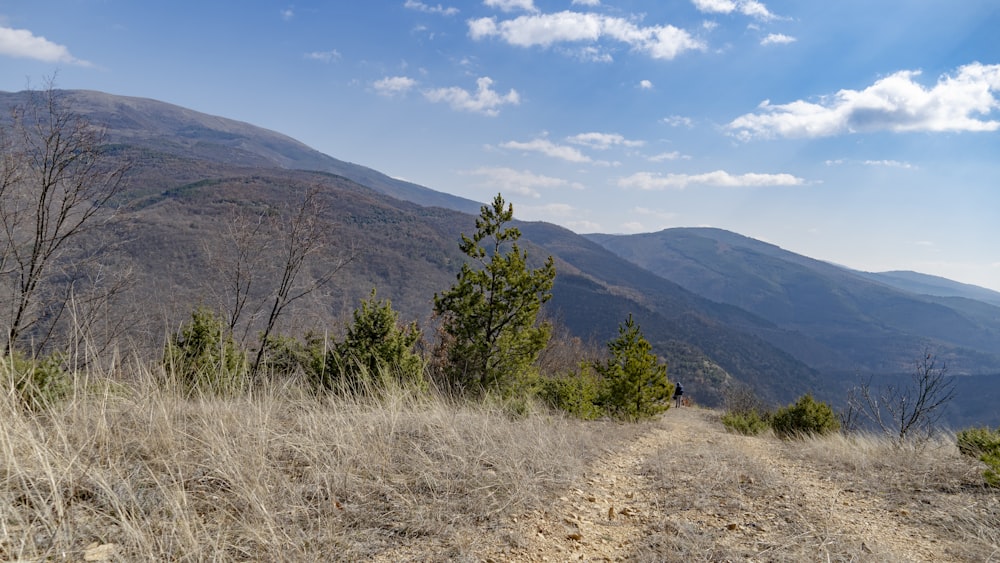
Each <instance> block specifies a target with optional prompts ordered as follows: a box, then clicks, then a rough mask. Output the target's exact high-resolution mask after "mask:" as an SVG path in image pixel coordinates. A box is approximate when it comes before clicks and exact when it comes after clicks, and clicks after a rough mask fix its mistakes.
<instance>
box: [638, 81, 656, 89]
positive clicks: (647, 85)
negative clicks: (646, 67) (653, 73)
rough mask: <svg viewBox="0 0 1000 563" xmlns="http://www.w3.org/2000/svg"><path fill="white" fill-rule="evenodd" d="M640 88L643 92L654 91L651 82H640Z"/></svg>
mask: <svg viewBox="0 0 1000 563" xmlns="http://www.w3.org/2000/svg"><path fill="white" fill-rule="evenodd" d="M639 88H642V89H643V90H652V89H653V83H652V82H650V81H649V80H640V81H639Z"/></svg>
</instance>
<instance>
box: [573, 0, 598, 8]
mask: <svg viewBox="0 0 1000 563" xmlns="http://www.w3.org/2000/svg"><path fill="white" fill-rule="evenodd" d="M571 4H572V5H574V6H592V7H593V6H600V5H601V0H573V2H571Z"/></svg>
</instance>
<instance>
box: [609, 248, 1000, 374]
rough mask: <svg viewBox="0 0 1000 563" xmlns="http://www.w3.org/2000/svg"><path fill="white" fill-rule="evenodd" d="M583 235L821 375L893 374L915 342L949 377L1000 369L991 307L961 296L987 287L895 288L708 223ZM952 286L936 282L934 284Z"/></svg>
mask: <svg viewBox="0 0 1000 563" xmlns="http://www.w3.org/2000/svg"><path fill="white" fill-rule="evenodd" d="M591 238H592V239H593V240H595V241H597V242H600V243H601V244H602V245H604V246H605V247H606V248H608V249H610V250H612V251H614V252H615V253H616V254H618V255H620V256H622V257H623V258H626V259H628V260H630V261H632V262H633V263H635V264H637V265H639V266H642V267H644V268H646V269H648V270H650V271H652V272H653V273H656V274H657V275H659V276H661V277H663V278H665V279H669V280H671V281H673V282H675V283H677V284H679V285H681V286H682V287H684V288H686V289H688V290H690V291H692V292H695V293H697V294H698V295H701V296H703V297H706V298H708V299H711V300H713V301H717V302H720V303H726V304H730V305H733V306H736V307H739V308H741V309H744V310H746V311H749V312H751V313H754V314H755V315H758V316H760V317H761V318H764V319H766V320H768V321H770V322H773V323H774V324H775V325H776V326H777V327H780V328H781V329H783V330H785V331H787V333H785V334H782V333H778V332H770V333H768V332H758V334H760V335H761V336H762V337H764V338H767V339H768V340H769V341H770V342H772V343H773V344H775V345H777V346H779V347H780V348H782V349H783V350H785V351H787V352H788V353H790V354H792V355H793V356H795V357H796V358H798V359H800V360H802V361H804V362H806V363H807V364H809V365H811V366H813V367H815V368H817V369H820V370H822V371H825V372H834V371H841V372H851V371H854V370H860V371H861V372H864V373H902V372H905V371H906V368H907V367H908V366H909V365H910V363H911V362H912V360H913V358H914V357H916V356H917V355H919V353H920V351H921V350H923V349H925V348H928V349H932V350H935V351H936V352H937V354H938V355H939V356H940V357H942V358H943V359H945V360H946V361H947V362H948V365H949V370H950V371H951V373H953V374H956V375H961V374H995V373H998V372H1000V369H998V367H1000V309H997V308H996V307H995V306H993V305H991V304H989V303H987V302H982V301H976V300H974V299H971V298H970V296H972V295H987V296H988V295H989V294H990V293H991V292H988V291H987V290H981V292H980V293H974V292H973V290H972V289H971V288H964V289H963V290H962V291H957V290H952V291H949V292H947V293H948V294H950V295H954V296H955V297H936V296H933V295H921V294H918V293H915V292H914V291H912V289H913V288H914V285H913V284H912V283H911V284H910V286H909V287H910V289H901V288H900V287H897V285H899V284H900V283H901V282H899V281H898V279H901V278H900V277H899V276H888V275H883V276H874V275H869V274H862V273H859V272H855V271H852V270H848V269H845V268H841V267H839V266H835V265H832V264H829V263H826V262H821V261H818V260H814V259H811V258H807V257H804V256H799V255H796V254H794V253H791V252H787V251H785V250H782V249H780V248H778V247H776V246H774V245H770V244H767V243H763V242H760V241H757V240H753V239H750V238H747V237H743V236H740V235H737V234H735V233H730V232H726V231H722V230H718V229H668V230H665V231H661V232H658V233H649V234H640V235H627V236H610V235H593V236H591ZM890 278H892V279H897V282H896V284H890V283H888V281H887V280H888V279H890ZM910 279H913V278H912V277H911V278H910ZM921 279H926V278H921ZM926 285H927V284H925V286H926ZM958 286H959V284H954V283H953V282H952V283H951V285H945V284H943V283H940V280H939V283H938V286H937V287H939V288H958ZM938 293H939V294H945V293H946V292H944V291H938ZM792 335H795V336H797V338H795V337H792Z"/></svg>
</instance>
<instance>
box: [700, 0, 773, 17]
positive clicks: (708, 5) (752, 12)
mask: <svg viewBox="0 0 1000 563" xmlns="http://www.w3.org/2000/svg"><path fill="white" fill-rule="evenodd" d="M692 3H693V4H694V7H695V8H696V9H697V10H698V11H699V12H702V13H706V14H732V13H734V12H736V13H740V14H743V15H744V16H749V17H751V18H754V19H757V20H761V21H768V20H773V19H775V17H776V16H775V15H774V14H772V13H771V11H770V10H768V9H767V6H765V5H764V4H762V3H761V2H758V1H757V0H692Z"/></svg>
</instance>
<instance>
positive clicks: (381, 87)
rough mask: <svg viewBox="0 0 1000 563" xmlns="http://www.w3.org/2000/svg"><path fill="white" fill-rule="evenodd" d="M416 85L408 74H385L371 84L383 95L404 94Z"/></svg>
mask: <svg viewBox="0 0 1000 563" xmlns="http://www.w3.org/2000/svg"><path fill="white" fill-rule="evenodd" d="M416 85H417V81H416V80H414V79H412V78H410V77H408V76H387V77H385V78H383V79H381V80H376V81H375V83H374V84H372V86H373V87H374V88H375V91H376V92H378V93H379V94H381V95H383V96H396V95H400V94H405V93H407V92H408V91H410V90H411V89H412V88H413V87H414V86H416Z"/></svg>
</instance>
